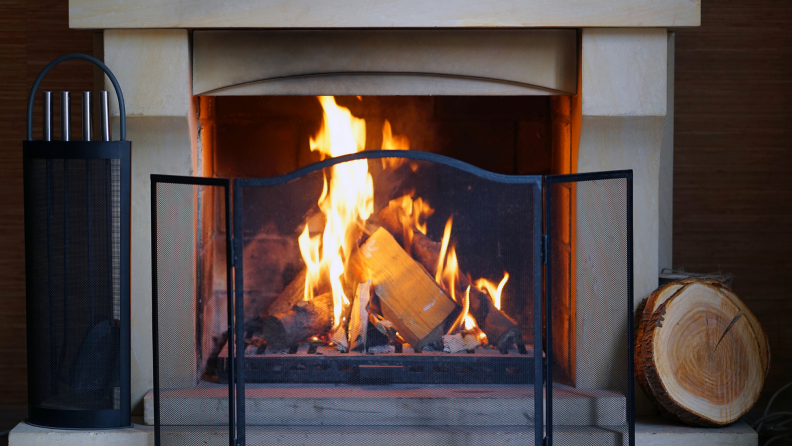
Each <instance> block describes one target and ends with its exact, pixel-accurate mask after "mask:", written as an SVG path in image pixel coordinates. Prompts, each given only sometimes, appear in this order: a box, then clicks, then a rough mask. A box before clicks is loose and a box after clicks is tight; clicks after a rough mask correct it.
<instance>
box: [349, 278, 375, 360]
mask: <svg viewBox="0 0 792 446" xmlns="http://www.w3.org/2000/svg"><path fill="white" fill-rule="evenodd" d="M370 299H371V280H369V281H367V282H363V283H361V284H360V285H358V288H357V292H356V293H355V299H354V301H353V302H352V312H351V313H350V316H349V349H350V350H354V349H355V348H357V347H358V346H362V347H363V349H365V348H366V332H367V330H368V306H369V300H370Z"/></svg>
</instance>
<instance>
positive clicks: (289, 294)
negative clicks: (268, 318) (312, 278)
mask: <svg viewBox="0 0 792 446" xmlns="http://www.w3.org/2000/svg"><path fill="white" fill-rule="evenodd" d="M306 274H307V270H306V269H305V268H303V269H302V271H300V273H299V274H297V277H295V278H294V280H292V281H291V283H289V284H288V285H287V286H286V288H284V289H283V291H281V293H280V294H279V295H278V298H277V299H275V300H274V301H273V302H272V303H271V304H270V306H269V309H268V310H267V314H270V315H272V314H279V313H285V312H287V311H289V310H291V308H292V307H293V306H294V305H295V304H296V303H297V302H300V301H301V300H304V299H303V298H304V297H305V276H306Z"/></svg>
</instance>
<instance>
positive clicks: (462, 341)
mask: <svg viewBox="0 0 792 446" xmlns="http://www.w3.org/2000/svg"><path fill="white" fill-rule="evenodd" d="M479 345H481V342H480V341H479V339H478V337H476V335H475V334H471V333H464V334H463V333H461V332H460V333H455V334H452V335H443V351H444V352H446V353H459V352H461V351H465V350H472V349H474V348H476V347H478V346H479Z"/></svg>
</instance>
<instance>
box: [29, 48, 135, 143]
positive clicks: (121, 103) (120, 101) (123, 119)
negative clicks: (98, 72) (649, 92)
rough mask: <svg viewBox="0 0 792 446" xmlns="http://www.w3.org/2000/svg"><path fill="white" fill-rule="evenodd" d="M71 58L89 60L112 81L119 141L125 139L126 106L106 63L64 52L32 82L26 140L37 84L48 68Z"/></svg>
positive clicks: (31, 131)
mask: <svg viewBox="0 0 792 446" xmlns="http://www.w3.org/2000/svg"><path fill="white" fill-rule="evenodd" d="M72 59H79V60H87V61H88V62H91V63H92V64H94V65H96V66H97V67H99V68H101V69H102V71H104V72H105V74H106V75H107V77H108V78H110V82H112V83H113V88H114V89H115V92H116V96H117V97H118V110H119V112H120V114H121V141H126V108H125V107H124V94H123V93H121V87H120V86H119V85H118V81H117V80H116V78H115V76H114V75H113V72H112V71H110V69H109V68H107V65H105V64H103V63H102V61H101V60H99V59H97V58H95V57H93V56H89V55H87V54H80V53H72V54H65V55H63V56H60V57H58V58H57V59H55V60H53V61H52V62H50V63H49V64H48V65H47V66H46V67H44V69H43V70H41V73H39V75H38V77H37V78H36V81H35V82H33V88H32V89H31V90H30V96H28V106H27V140H28V141H33V100H34V99H35V98H36V92H37V91H38V87H39V84H41V81H42V80H44V76H46V75H47V73H48V72H49V70H51V69H52V68H53V67H55V65H58V64H59V63H61V62H64V61H67V60H72Z"/></svg>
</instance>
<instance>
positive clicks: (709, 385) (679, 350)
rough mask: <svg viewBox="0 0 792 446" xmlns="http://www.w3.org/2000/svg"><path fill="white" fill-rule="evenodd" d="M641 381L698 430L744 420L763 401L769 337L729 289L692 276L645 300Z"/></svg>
mask: <svg viewBox="0 0 792 446" xmlns="http://www.w3.org/2000/svg"><path fill="white" fill-rule="evenodd" d="M643 306H644V307H643V311H642V313H641V314H640V315H639V318H640V322H639V324H638V327H637V329H636V345H635V368H636V379H637V381H638V383H639V384H640V385H641V387H643V389H644V390H645V391H646V393H647V394H648V395H649V396H650V398H651V399H652V400H653V402H654V403H655V404H656V405H657V406H658V407H659V408H660V411H661V413H663V414H664V415H666V416H670V417H673V418H677V419H679V420H681V421H683V422H685V423H688V424H692V425H698V426H723V425H726V424H730V423H732V422H734V421H736V420H737V419H738V418H739V417H741V416H742V415H744V414H745V413H746V412H747V411H748V410H750V409H751V407H752V406H753V405H754V404H755V403H756V400H757V399H758V398H759V393H760V392H761V390H762V386H763V385H764V380H765V377H766V376H767V372H768V370H769V366H770V349H769V345H768V341H767V336H766V334H765V332H764V330H763V329H762V327H761V326H760V325H759V322H758V320H757V319H756V316H754V314H753V313H752V312H751V311H750V310H749V309H748V308H747V307H746V306H745V304H744V303H743V302H742V301H741V300H740V299H739V298H738V297H737V295H735V294H734V293H733V292H732V291H731V290H730V289H729V288H728V287H726V286H723V285H720V284H717V283H712V282H711V281H703V280H696V279H685V280H682V281H679V282H674V283H671V284H668V285H666V286H664V287H662V288H659V289H658V290H656V291H655V292H654V293H652V295H651V296H649V298H648V299H647V300H646V301H645V303H644V304H643Z"/></svg>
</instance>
